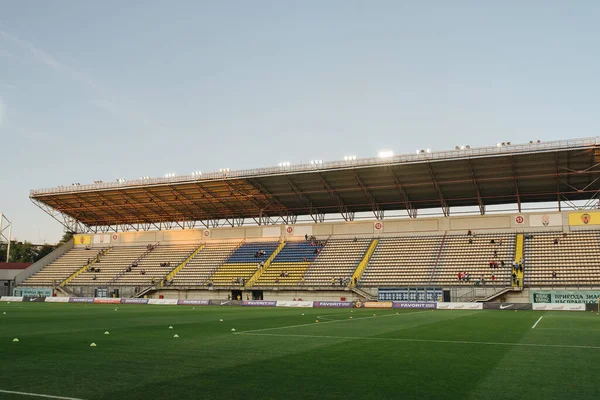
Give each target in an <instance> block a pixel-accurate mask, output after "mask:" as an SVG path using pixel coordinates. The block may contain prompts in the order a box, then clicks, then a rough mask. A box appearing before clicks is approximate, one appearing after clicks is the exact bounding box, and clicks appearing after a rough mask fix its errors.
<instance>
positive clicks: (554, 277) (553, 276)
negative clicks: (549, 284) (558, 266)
mask: <svg viewBox="0 0 600 400" xmlns="http://www.w3.org/2000/svg"><path fill="white" fill-rule="evenodd" d="M552 279H556V271H552Z"/></svg>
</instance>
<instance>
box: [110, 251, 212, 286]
mask: <svg viewBox="0 0 600 400" xmlns="http://www.w3.org/2000/svg"><path fill="white" fill-rule="evenodd" d="M199 246H200V245H199V244H175V245H158V246H156V247H155V248H154V250H152V251H150V252H149V253H148V254H147V255H146V256H145V257H144V258H142V259H141V260H140V261H139V262H138V266H137V267H135V268H133V270H132V271H131V272H126V273H124V274H122V275H121V276H119V277H118V278H117V280H116V281H115V282H114V284H115V285H121V286H122V285H131V286H146V285H150V284H152V279H153V278H154V284H156V285H158V284H160V282H161V281H162V279H163V278H164V277H165V276H166V275H167V274H168V273H169V272H171V271H172V270H173V269H175V267H177V266H178V265H179V264H181V263H182V262H183V261H184V260H185V259H186V258H188V257H189V256H190V255H191V254H192V253H193V252H194V251H196V249H197V248H198V247H199ZM161 263H170V265H167V266H161V265H160V264H161ZM125 267H127V266H125ZM142 271H144V272H145V274H142Z"/></svg>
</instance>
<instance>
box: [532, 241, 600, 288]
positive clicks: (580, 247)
mask: <svg viewBox="0 0 600 400" xmlns="http://www.w3.org/2000/svg"><path fill="white" fill-rule="evenodd" d="M556 239H557V240H558V244H554V241H555V240H556ZM524 260H525V266H524V268H523V271H524V275H525V276H524V279H525V285H532V286H535V285H554V286H558V285H562V286H591V285H598V284H600V233H599V232H598V231H585V232H571V233H568V234H566V235H563V233H562V232H551V233H546V234H543V233H532V234H530V235H526V237H525V257H524ZM552 272H555V273H556V277H555V278H553V277H552Z"/></svg>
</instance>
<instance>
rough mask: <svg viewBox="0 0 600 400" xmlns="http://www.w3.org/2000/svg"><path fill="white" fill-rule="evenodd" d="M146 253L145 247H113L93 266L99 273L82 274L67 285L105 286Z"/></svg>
mask: <svg viewBox="0 0 600 400" xmlns="http://www.w3.org/2000/svg"><path fill="white" fill-rule="evenodd" d="M147 251H148V249H147V248H146V247H145V246H127V247H113V248H112V249H110V251H108V252H107V253H106V254H105V255H104V256H102V258H101V259H100V262H99V263H95V264H93V267H94V268H99V269H100V272H92V271H89V272H83V273H81V274H79V275H78V276H77V277H76V278H75V279H73V280H72V281H71V282H69V285H73V286H78V285H106V284H108V283H109V282H111V281H112V280H114V279H115V278H116V277H117V276H118V275H119V274H121V273H122V272H124V271H125V269H126V268H127V267H128V266H130V265H131V263H132V262H134V261H135V260H137V259H139V258H140V257H141V256H142V255H143V254H144V253H146V252H147ZM131 273H133V271H132V272H131ZM138 273H139V272H138ZM94 277H96V279H94Z"/></svg>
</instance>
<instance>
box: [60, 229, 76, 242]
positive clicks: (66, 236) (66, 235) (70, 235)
mask: <svg viewBox="0 0 600 400" xmlns="http://www.w3.org/2000/svg"><path fill="white" fill-rule="evenodd" d="M74 234H75V233H74V232H69V231H67V232H65V233H64V235H63V236H62V239H60V242H59V244H62V243H67V242H68V241H69V240H71V239H73V235H74Z"/></svg>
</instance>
